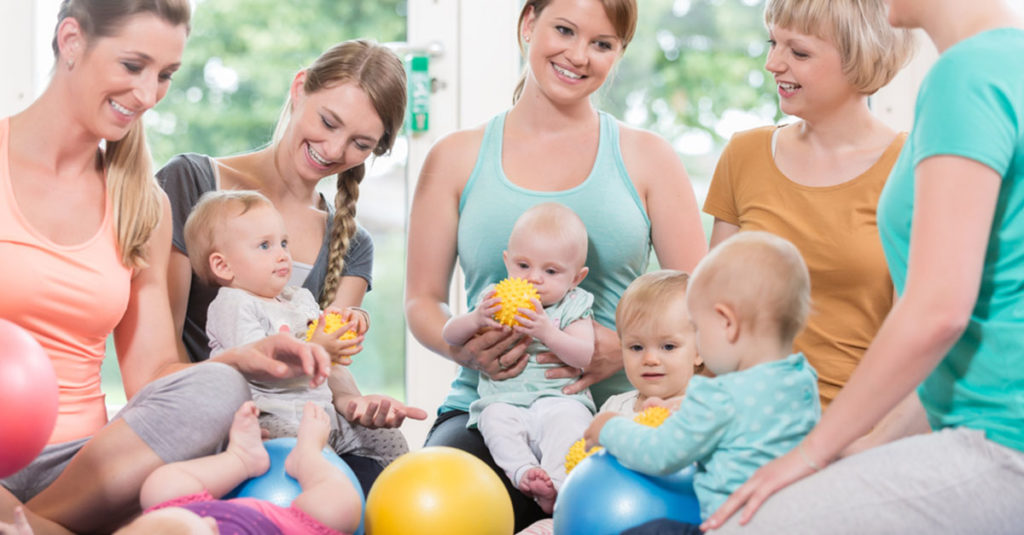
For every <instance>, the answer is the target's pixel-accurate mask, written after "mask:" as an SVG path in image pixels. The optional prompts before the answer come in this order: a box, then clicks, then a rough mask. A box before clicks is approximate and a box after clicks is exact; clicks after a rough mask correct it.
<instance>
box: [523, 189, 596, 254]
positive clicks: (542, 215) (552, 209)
mask: <svg viewBox="0 0 1024 535" xmlns="http://www.w3.org/2000/svg"><path fill="white" fill-rule="evenodd" d="M517 233H529V234H532V235H534V236H540V237H543V238H548V239H552V240H559V241H560V242H562V243H565V244H566V245H571V246H573V247H577V251H578V252H579V254H580V255H581V257H580V263H581V264H585V263H586V261H587V249H588V243H587V240H588V238H587V226H586V225H585V224H584V223H583V220H582V219H580V216H579V215H577V214H576V212H574V211H573V210H572V208H569V207H568V206H566V205H564V204H560V203H557V202H545V203H541V204H537V205H534V206H533V207H531V208H530V209H529V210H527V211H525V212H523V214H522V215H520V216H519V219H516V223H515V225H513V226H512V233H511V234H510V235H509V241H511V240H512V236H515V235H516V234H517Z"/></svg>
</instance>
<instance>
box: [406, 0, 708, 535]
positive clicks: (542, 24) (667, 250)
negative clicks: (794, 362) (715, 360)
mask: <svg viewBox="0 0 1024 535" xmlns="http://www.w3.org/2000/svg"><path fill="white" fill-rule="evenodd" d="M636 18H637V6H636V1H635V0H548V1H541V0H529V1H527V2H526V3H525V5H524V7H523V10H522V13H521V15H520V19H519V37H520V39H521V44H522V45H525V50H524V52H525V55H526V59H527V63H528V66H527V70H526V76H525V80H524V83H523V85H522V86H521V91H519V92H518V93H519V98H518V99H517V100H516V102H515V104H514V105H513V107H512V108H511V109H510V110H509V111H508V112H507V113H503V114H501V115H499V116H498V117H495V118H494V119H493V120H491V121H490V122H489V123H487V124H486V125H483V126H481V127H477V128H473V129H470V130H465V131H460V132H456V133H454V134H451V135H449V136H447V137H445V138H444V139H442V140H440V141H438V143H437V144H436V145H435V146H434V147H433V148H432V149H431V151H430V154H429V155H428V156H427V159H426V162H425V163H424V166H423V171H422V173H421V174H420V179H419V184H418V186H417V188H416V195H415V198H414V200H413V206H412V213H411V216H410V224H409V256H408V266H409V267H408V270H407V273H408V275H407V277H408V278H407V284H406V317H407V319H408V323H409V328H410V330H411V331H412V333H413V335H415V336H416V338H417V339H418V340H419V341H420V342H421V343H422V344H423V345H425V346H426V347H428V348H430V349H431V350H433V351H434V352H436V353H438V354H440V355H442V356H444V357H446V358H450V359H452V360H453V361H455V362H457V363H459V364H460V365H462V367H463V368H462V370H461V371H460V373H459V375H458V377H457V378H456V380H455V382H454V383H453V385H452V389H451V392H450V394H449V396H448V398H447V399H446V401H445V403H444V404H443V405H442V407H441V408H440V410H439V413H440V415H439V418H438V421H437V422H435V424H434V429H433V430H432V431H431V436H430V437H429V438H428V439H427V444H428V445H448V446H454V447H458V448H461V449H464V450H466V451H469V452H471V453H473V454H474V455H476V456H478V457H481V458H483V459H484V460H486V461H488V462H490V461H491V459H490V455H489V454H488V453H487V450H486V448H485V446H484V444H483V441H482V439H481V438H480V435H479V433H478V432H477V431H476V430H467V429H466V428H465V425H466V418H467V414H466V411H467V410H468V408H469V405H470V403H472V401H473V400H475V399H476V384H477V378H478V377H479V374H480V373H485V374H487V375H488V376H489V377H491V378H492V379H498V380H501V379H506V378H509V377H514V376H516V375H518V374H519V373H520V372H521V371H522V369H523V368H524V367H525V366H526V362H527V360H526V359H525V358H523V357H524V356H525V349H526V345H527V343H528V342H529V339H528V337H527V338H523V339H522V340H518V341H517V340H516V338H515V336H513V335H512V334H510V333H509V332H505V331H497V330H494V331H489V332H485V333H483V334H480V335H478V336H476V337H474V338H473V339H471V340H470V341H469V342H468V343H467V344H466V345H464V346H461V347H454V346H450V345H448V344H446V343H445V342H444V340H443V338H442V336H441V331H442V328H443V327H444V324H445V322H446V321H447V320H448V318H449V317H450V315H451V314H450V312H449V309H448V290H449V285H450V281H451V276H452V272H453V269H454V266H455V262H456V259H458V261H459V264H460V265H461V267H462V269H463V271H464V273H465V274H466V295H467V296H474V297H475V296H477V295H479V293H480V291H481V290H482V289H483V288H484V287H485V286H486V285H487V284H491V283H495V282H498V281H499V280H500V279H501V278H502V277H503V276H504V273H505V267H504V265H502V263H501V254H500V253H501V251H502V249H503V248H504V247H505V244H506V243H507V241H508V236H509V232H510V231H511V228H512V224H513V223H514V222H515V220H516V218H517V217H518V216H519V215H520V214H521V213H522V212H523V211H524V210H525V209H527V208H529V207H530V206H533V205H535V204H539V203H542V202H549V201H555V202H560V203H562V204H565V205H567V206H569V207H570V208H572V209H573V210H574V211H575V212H576V213H577V214H578V215H579V216H580V218H581V219H583V222H584V223H585V224H586V226H587V232H588V234H589V235H590V238H591V242H590V247H589V251H590V252H589V254H588V257H587V266H588V267H589V268H590V274H589V275H588V276H587V279H586V281H585V282H584V284H582V285H581V286H582V287H583V288H584V289H585V290H587V291H589V292H591V293H592V294H594V298H595V301H594V311H595V320H596V322H597V323H596V325H595V331H596V348H595V355H594V358H593V360H592V363H591V365H590V366H589V367H588V368H586V369H585V370H584V371H583V375H582V376H581V378H580V379H579V380H578V381H576V382H575V383H574V384H572V385H570V386H569V387H566V388H567V391H568V393H573V392H578V391H581V390H583V389H584V388H587V387H590V386H591V385H596V386H595V387H594V388H592V392H593V393H594V394H595V397H596V398H599V399H603V398H604V397H607V395H608V394H610V393H615V392H620V391H624V390H627V389H629V388H630V387H629V386H628V383H627V382H626V380H625V377H624V376H623V375H622V373H621V370H622V355H621V352H620V349H619V342H618V337H617V336H616V335H615V331H614V327H615V324H614V311H615V305H616V304H617V303H618V299H619V296H620V295H621V293H622V292H623V290H625V288H626V286H627V285H628V284H629V282H630V281H632V280H633V278H635V277H636V276H638V275H640V274H641V273H643V272H644V271H646V269H647V263H648V257H649V255H650V251H651V247H652V246H653V248H654V251H655V253H657V255H658V261H659V263H660V264H661V266H662V267H665V268H672V269H678V270H685V271H690V270H692V268H693V267H694V266H695V265H696V263H697V261H698V260H699V259H700V258H701V257H702V256H703V255H704V253H705V252H706V249H707V247H706V244H705V242H704V234H703V229H702V227H701V223H700V219H699V214H698V211H697V203H696V200H695V199H694V194H693V188H692V187H691V185H690V182H689V179H688V177H687V174H686V170H685V169H684V168H683V165H682V163H681V162H680V160H679V158H678V156H677V155H676V154H675V152H674V151H673V149H672V147H671V146H670V145H669V144H668V143H667V142H666V141H665V140H664V139H661V138H660V137H658V136H656V135H654V134H652V133H650V132H645V131H642V130H637V129H633V128H629V127H626V126H624V125H621V124H619V123H618V122H616V121H615V120H614V119H613V118H612V117H610V116H608V115H605V114H602V113H600V112H598V111H597V110H596V109H595V108H594V107H593V105H592V104H591V102H590V95H592V94H593V93H594V92H595V91H596V90H597V89H598V88H599V87H600V86H601V85H602V84H603V83H604V81H605V79H606V78H607V76H608V73H609V71H610V70H611V68H612V67H613V65H614V64H615V62H616V61H617V60H618V59H619V57H621V55H622V52H623V50H624V49H625V47H626V45H627V44H628V43H629V41H630V39H631V38H632V36H633V32H634V29H635V27H636ZM467 304H468V303H467ZM510 345H511V346H512V348H511V349H508V348H509V346H510ZM506 350H507V351H506ZM549 357H551V355H547V356H546V357H544V358H549ZM549 373H551V374H554V375H558V376H562V377H570V376H575V375H578V374H579V371H578V370H570V369H556V370H552V371H551V372H549ZM609 378H611V379H609ZM597 383H601V384H597ZM496 471H497V472H498V473H499V474H501V472H500V471H499V470H496ZM501 477H502V478H504V475H503V474H502V475H501ZM509 494H510V496H511V497H512V499H513V505H514V506H515V509H516V513H517V522H516V523H517V526H518V527H519V528H520V529H521V528H522V527H525V526H526V525H527V524H528V523H529V522H530V521H532V520H533V519H535V518H537V517H539V516H541V515H542V512H541V511H540V509H539V508H537V507H536V506H535V504H533V503H532V502H530V501H528V500H526V499H525V498H524V497H523V495H522V494H521V493H519V492H518V491H515V490H512V491H510V493H509Z"/></svg>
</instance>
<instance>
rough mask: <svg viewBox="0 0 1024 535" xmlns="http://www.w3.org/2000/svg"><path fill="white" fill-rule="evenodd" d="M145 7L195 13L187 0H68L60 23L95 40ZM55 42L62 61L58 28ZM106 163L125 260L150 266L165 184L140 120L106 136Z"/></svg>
mask: <svg viewBox="0 0 1024 535" xmlns="http://www.w3.org/2000/svg"><path fill="white" fill-rule="evenodd" d="M142 13H152V14H154V15H156V16H157V17H159V18H160V19H161V20H164V21H166V22H167V23H169V24H171V25H174V26H179V25H185V27H186V29H187V28H188V25H189V20H190V19H191V15H192V11H191V7H190V5H189V1H188V0H116V1H111V0H106V1H104V0H63V1H62V2H61V4H60V11H59V12H58V15H57V27H58V28H59V27H60V23H61V22H62V21H63V20H64V19H66V18H68V17H71V18H74V19H75V20H76V21H78V25H79V27H81V29H82V32H83V34H84V35H85V37H86V40H87V41H88V46H92V44H93V43H94V42H95V39H97V38H100V37H110V36H112V35H116V34H117V33H118V32H119V31H121V29H122V27H123V25H124V24H125V23H126V22H127V21H128V19H129V18H131V17H133V16H135V15H139V14H142ZM51 46H52V47H53V54H54V57H56V58H57V59H58V61H59V60H60V50H59V48H58V46H57V34H56V31H54V37H53V42H52V44H51ZM102 166H103V169H104V170H105V171H106V176H107V191H108V195H110V200H111V204H112V205H113V207H114V226H115V228H116V229H117V247H118V250H119V251H120V253H121V263H123V264H124V265H125V266H127V267H130V268H142V267H146V265H147V264H146V258H145V256H146V245H147V243H148V242H149V238H150V236H151V235H152V234H153V229H155V228H156V226H157V224H158V223H159V222H160V216H161V209H160V186H159V185H157V182H156V179H155V178H154V176H153V159H152V157H151V156H150V153H149V146H148V145H147V144H146V134H145V131H144V129H143V126H142V121H141V120H136V121H135V122H134V123H133V124H132V126H131V127H130V128H129V129H128V133H127V134H125V136H124V137H123V138H121V139H118V140H107V142H106V150H105V151H103V159H102Z"/></svg>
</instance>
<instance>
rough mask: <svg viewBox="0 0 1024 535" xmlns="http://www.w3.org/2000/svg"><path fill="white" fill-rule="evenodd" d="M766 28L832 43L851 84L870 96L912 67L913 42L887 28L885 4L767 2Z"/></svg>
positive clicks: (865, 0) (872, 0) (879, 0)
mask: <svg viewBox="0 0 1024 535" xmlns="http://www.w3.org/2000/svg"><path fill="white" fill-rule="evenodd" d="M764 23H765V25H766V26H769V27H771V26H779V27H782V28H788V29H791V30H794V31H798V32H800V33H804V34H807V35H813V36H815V37H818V38H820V39H824V40H826V41H829V42H831V43H832V44H833V45H835V47H836V49H837V50H838V51H839V57H840V58H842V62H843V73H844V74H845V75H846V78H847V80H849V82H850V84H851V85H853V86H854V87H856V88H857V90H858V91H860V92H861V93H863V94H865V95H872V94H874V93H875V92H876V91H878V90H879V89H881V88H882V87H884V86H885V85H886V84H888V83H889V82H890V81H891V80H892V79H893V77H895V76H896V73H897V72H899V70H900V69H902V68H903V66H904V65H906V64H907V62H908V61H910V57H911V56H912V55H913V53H914V46H915V45H914V37H913V35H912V34H911V33H910V31H909V30H905V29H896V28H893V27H892V26H890V25H889V20H888V15H887V10H886V7H885V2H884V0H768V2H767V3H766V4H765V8H764Z"/></svg>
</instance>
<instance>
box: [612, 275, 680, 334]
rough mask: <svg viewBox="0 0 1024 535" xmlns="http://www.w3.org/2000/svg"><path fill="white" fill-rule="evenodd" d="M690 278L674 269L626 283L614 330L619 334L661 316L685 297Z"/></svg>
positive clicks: (642, 276) (643, 276)
mask: <svg viewBox="0 0 1024 535" xmlns="http://www.w3.org/2000/svg"><path fill="white" fill-rule="evenodd" d="M689 282H690V275H689V274H688V273H686V272H683V271H676V270H674V269H661V270H658V271H652V272H650V273H644V274H643V275H640V276H639V277H637V278H636V279H634V280H633V282H631V283H629V286H628V287H626V291H625V292H623V293H622V298H620V299H619V304H618V306H616V307H615V328H616V329H617V330H618V331H619V332H622V331H624V330H626V329H630V328H632V327H634V326H636V325H639V324H643V323H647V322H649V321H650V320H651V318H652V317H654V316H660V315H661V314H662V313H663V312H664V310H665V308H667V307H668V305H669V304H671V303H672V302H674V301H675V300H677V299H685V298H686V287H687V285H688V284H689Z"/></svg>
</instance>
